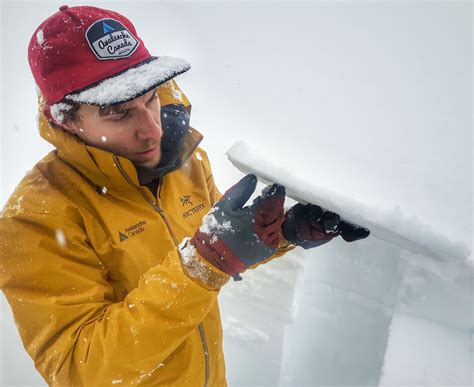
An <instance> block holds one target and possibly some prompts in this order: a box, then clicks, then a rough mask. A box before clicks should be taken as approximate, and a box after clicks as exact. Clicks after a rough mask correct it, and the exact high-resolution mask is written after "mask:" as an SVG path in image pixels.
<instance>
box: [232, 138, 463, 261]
mask: <svg viewBox="0 0 474 387" xmlns="http://www.w3.org/2000/svg"><path fill="white" fill-rule="evenodd" d="M226 154H227V157H228V158H229V160H230V161H231V162H232V163H233V164H234V165H235V166H236V167H237V168H238V169H240V170H241V171H242V172H243V173H253V174H255V175H257V176H258V178H259V180H260V181H262V182H263V183H265V184H270V183H273V182H275V183H279V184H282V185H284V186H285V188H286V194H287V196H289V197H291V198H292V199H294V200H296V201H299V202H302V203H314V204H318V205H320V206H321V207H323V208H325V209H328V210H331V211H334V212H336V213H338V214H340V215H341V217H342V218H343V219H345V220H347V221H349V222H352V223H356V224H359V225H362V226H364V227H367V228H368V229H369V230H370V231H371V237H375V238H377V239H380V240H383V241H385V242H387V243H390V244H392V245H395V246H397V247H400V248H402V249H404V250H407V251H410V252H412V253H415V254H422V255H424V256H426V257H431V258H435V259H437V260H440V261H463V260H465V259H466V258H467V257H468V256H469V254H470V253H471V251H470V247H468V246H467V245H466V244H465V243H464V242H462V241H459V240H453V239H452V238H451V239H450V238H447V237H446V236H445V235H446V233H445V228H446V227H445V224H442V223H441V222H440V223H439V224H436V225H434V224H427V223H425V222H424V221H423V216H422V215H421V214H413V213H410V211H408V210H406V209H405V208H404V207H403V205H402V204H399V205H396V206H395V207H391V206H390V205H387V203H386V201H385V200H384V199H385V198H384V197H377V196H375V195H376V194H377V193H381V194H383V193H384V192H381V191H380V190H379V189H378V187H377V185H378V183H379V181H378V180H377V179H376V178H375V176H374V179H371V176H370V172H371V171H370V169H367V170H366V171H365V173H366V174H368V175H369V176H368V177H367V178H366V180H365V181H371V182H372V183H371V184H372V186H373V190H372V195H370V196H368V197H364V198H362V196H359V197H357V196H352V195H351V193H352V192H343V191H342V190H341V189H338V188H337V187H336V186H335V184H334V182H335V181H336V182H337V181H342V180H344V179H345V178H346V176H343V175H339V176H337V175H333V176H332V177H331V176H330V177H329V179H330V180H328V177H327V175H324V174H321V176H319V173H318V171H319V170H324V169H331V165H333V164H334V159H333V160H332V159H331V158H328V159H327V160H328V162H327V165H321V164H320V163H315V168H314V169H313V172H312V174H311V176H305V175H304V173H298V171H299V169H298V168H297V166H294V165H291V166H288V167H285V166H283V165H279V163H278V161H275V160H274V159H273V160H271V159H270V158H268V157H266V156H265V155H267V154H268V152H266V151H265V150H263V149H254V148H252V147H251V146H250V145H249V144H248V143H246V142H245V141H239V142H237V143H236V144H234V145H233V146H232V147H231V148H230V149H229V150H228V151H227V152H226ZM321 159H324V157H320V158H319V160H321ZM336 161H337V159H336ZM285 165H288V164H287V163H286V160H285ZM291 167H293V168H291ZM334 170H335V169H334ZM303 171H305V169H303ZM325 182H328V183H329V184H327V185H326V184H325ZM399 186H400V185H399V184H398V182H397V181H393V189H394V190H396V189H399V188H398V187H399ZM355 191H357V189H355ZM369 238H370V237H369Z"/></svg>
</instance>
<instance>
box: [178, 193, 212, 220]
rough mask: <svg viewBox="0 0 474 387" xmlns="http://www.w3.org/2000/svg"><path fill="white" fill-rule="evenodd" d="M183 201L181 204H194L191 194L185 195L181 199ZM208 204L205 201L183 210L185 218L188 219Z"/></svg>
mask: <svg viewBox="0 0 474 387" xmlns="http://www.w3.org/2000/svg"><path fill="white" fill-rule="evenodd" d="M179 200H180V201H181V204H182V205H183V206H184V205H186V204H188V205H191V206H192V205H193V202H192V201H191V195H183V196H181V198H180V199H179ZM205 207H206V205H205V204H204V203H200V204H198V205H197V206H195V207H193V208H191V209H189V210H188V211H185V212H183V219H186V218H188V217H190V216H191V215H194V214H195V213H197V212H199V211H201V210H202V209H203V208H205Z"/></svg>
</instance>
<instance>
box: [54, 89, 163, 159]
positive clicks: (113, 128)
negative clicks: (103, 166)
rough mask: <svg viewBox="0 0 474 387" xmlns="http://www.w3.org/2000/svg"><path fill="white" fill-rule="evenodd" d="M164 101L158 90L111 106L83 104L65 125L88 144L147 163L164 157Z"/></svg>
mask: <svg viewBox="0 0 474 387" xmlns="http://www.w3.org/2000/svg"><path fill="white" fill-rule="evenodd" d="M160 111H161V104H160V101H159V99H158V95H157V94H156V90H152V91H149V92H148V93H146V94H144V95H142V96H141V97H138V98H135V99H134V100H131V101H129V102H126V103H124V104H120V105H114V106H109V107H98V106H93V105H86V104H81V105H80V108H79V110H78V111H77V113H76V117H77V119H76V120H75V121H74V122H68V123H65V124H63V127H64V128H65V129H66V130H68V131H70V132H73V133H75V134H76V135H78V136H79V137H80V138H81V139H82V140H83V141H84V142H85V143H86V144H89V145H92V146H95V147H97V148H101V149H104V150H107V151H109V152H112V153H114V154H117V155H119V156H123V157H126V158H127V159H129V160H131V161H133V162H134V163H136V164H140V165H142V166H144V167H149V168H152V167H155V166H156V165H157V164H158V163H159V162H160V160H161V137H162V135H163V131H162V128H161V116H160Z"/></svg>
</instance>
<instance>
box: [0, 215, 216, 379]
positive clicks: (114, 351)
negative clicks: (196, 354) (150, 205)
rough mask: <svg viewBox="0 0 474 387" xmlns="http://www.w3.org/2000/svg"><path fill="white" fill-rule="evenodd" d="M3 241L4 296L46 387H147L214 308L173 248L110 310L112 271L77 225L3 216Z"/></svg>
mask: <svg viewBox="0 0 474 387" xmlns="http://www.w3.org/2000/svg"><path fill="white" fill-rule="evenodd" d="M58 230H65V231H64V232H65V234H61V232H58ZM0 235H2V237H1V238H0V258H1V260H0V288H1V289H2V290H3V292H4V294H5V296H6V298H7V300H8V302H9V304H10V306H11V308H12V311H13V314H14V318H15V321H16V324H17V327H18V329H19V333H20V335H21V338H22V341H23V344H24V346H25V348H26V350H27V352H28V353H29V354H30V356H31V357H32V358H33V360H34V362H35V366H36V368H37V369H38V371H39V372H40V373H41V374H42V376H43V377H44V378H45V380H46V381H47V382H48V384H49V385H55V386H66V385H73V386H80V385H85V386H99V385H111V384H113V382H114V381H122V382H123V383H125V384H124V385H132V384H134V383H135V382H137V377H138V375H139V377H140V378H144V377H145V379H141V380H140V381H143V382H144V381H146V375H147V374H148V373H151V372H154V370H156V369H157V365H163V366H166V359H167V358H168V356H170V354H172V353H173V352H174V351H175V350H176V349H177V348H178V347H179V346H180V345H182V344H183V342H184V341H185V340H186V338H187V337H189V335H190V334H191V333H192V332H193V331H195V330H196V328H197V326H198V325H199V324H200V323H201V322H202V321H203V319H204V317H205V316H206V314H207V313H208V312H209V310H210V308H211V307H212V306H213V304H214V303H215V302H216V298H217V295H218V291H216V290H213V287H212V286H208V287H203V286H201V285H199V284H198V283H196V282H195V281H193V280H191V279H190V278H189V276H187V275H186V273H185V272H184V271H183V268H182V265H181V262H180V259H179V253H178V250H177V249H176V251H170V252H168V251H158V250H157V254H162V255H163V261H162V264H160V265H157V266H154V267H152V268H151V269H149V270H148V271H147V272H145V273H144V274H143V275H142V276H141V278H140V280H139V283H138V286H137V287H136V288H135V289H134V290H132V291H131V292H130V293H128V295H127V296H126V297H125V299H124V300H123V301H121V302H114V300H115V297H114V290H113V287H112V286H111V283H110V282H109V280H108V278H107V274H108V271H107V269H106V268H105V267H104V265H103V264H102V263H101V261H100V259H99V258H98V256H97V254H96V253H95V251H94V250H93V249H92V247H91V246H90V245H89V243H88V239H87V235H85V232H84V229H83V227H82V225H81V224H80V223H79V222H78V220H77V219H73V218H71V217H69V216H68V217H65V216H60V215H52V214H36V213H31V212H23V211H21V212H20V213H16V214H13V215H10V216H8V215H5V214H4V215H3V216H2V217H0ZM217 287H218V286H217ZM217 287H216V288H217ZM139 372H140V373H139Z"/></svg>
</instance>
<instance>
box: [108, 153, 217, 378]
mask: <svg viewBox="0 0 474 387" xmlns="http://www.w3.org/2000/svg"><path fill="white" fill-rule="evenodd" d="M114 161H115V164H116V165H117V168H118V170H119V171H120V173H121V174H122V176H123V177H124V178H125V180H127V182H128V184H130V185H131V186H133V187H134V188H135V189H136V190H137V191H138V192H139V193H140V194H141V195H142V197H143V198H144V199H145V201H146V202H147V203H148V204H149V205H150V206H151V207H153V209H154V210H155V211H157V212H158V213H159V214H160V216H161V218H162V219H163V221H164V222H165V224H166V227H168V231H169V232H170V234H171V236H172V238H173V241H174V243H175V246H176V248H178V247H179V241H178V238H177V237H176V234H175V232H174V230H173V228H172V227H171V224H170V222H169V221H168V219H167V217H166V215H165V213H164V212H163V210H162V209H161V208H160V206H158V203H156V202H151V201H150V199H149V198H148V196H147V194H146V193H145V192H144V191H143V190H142V189H141V188H140V187H138V186H137V185H136V184H135V183H134V182H133V181H132V180H131V179H130V177H129V176H128V175H127V173H126V172H125V170H124V169H123V167H122V165H121V164H120V160H119V159H118V157H117V156H115V155H114ZM161 180H162V179H160V182H159V185H160V186H161ZM158 189H159V190H161V189H160V187H159V188H158ZM198 328H199V336H200V337H201V344H202V349H203V351H204V358H205V363H206V374H205V380H204V387H207V385H208V383H209V351H208V347H207V341H206V334H205V332H204V325H203V323H202V322H201V323H200V324H199V325H198Z"/></svg>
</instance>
